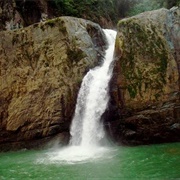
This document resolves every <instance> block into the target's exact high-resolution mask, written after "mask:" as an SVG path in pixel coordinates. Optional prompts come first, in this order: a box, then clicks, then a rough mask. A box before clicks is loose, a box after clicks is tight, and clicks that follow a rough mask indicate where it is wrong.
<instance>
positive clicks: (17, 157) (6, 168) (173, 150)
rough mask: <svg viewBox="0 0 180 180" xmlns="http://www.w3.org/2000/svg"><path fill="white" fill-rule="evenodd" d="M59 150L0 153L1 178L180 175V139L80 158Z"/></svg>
mask: <svg viewBox="0 0 180 180" xmlns="http://www.w3.org/2000/svg"><path fill="white" fill-rule="evenodd" d="M62 151H63V149H50V150H42V151H35V150H34V151H33V150H31V151H30V150H25V151H18V152H7V153H0V180H4V179H5V180H22V179H23V180H31V179H37V180H41V179H42V180H50V179H53V180H114V179H122V180H126V179H127V180H128V179H138V180H139V179H142V180H144V179H153V180H154V179H157V180H161V179H162V180H166V179H167V180H169V179H180V143H172V144H162V145H150V146H137V147H111V148H107V149H106V150H102V151H99V156H94V158H89V159H84V160H79V161H78V160H77V161H70V159H69V160H67V161H63V160H62V158H61V152H62ZM57 155H59V157H56V158H54V159H53V158H52V157H55V156H57Z"/></svg>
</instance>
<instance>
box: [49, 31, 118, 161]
mask: <svg viewBox="0 0 180 180" xmlns="http://www.w3.org/2000/svg"><path fill="white" fill-rule="evenodd" d="M104 33H105V35H106V38H107V41H108V45H109V46H108V49H107V50H106V53H105V58H104V62H103V64H102V65H101V66H99V67H96V68H94V69H92V70H90V71H89V72H88V73H87V74H86V76H85V77H84V79H83V82H82V84H81V88H80V91H79V94H78V98H77V104H76V109H75V115H74V118H73V120H72V125H71V131H70V133H71V140H70V144H69V146H68V147H67V148H64V149H61V150H58V151H55V152H53V153H50V154H49V160H51V161H52V162H56V161H61V162H62V161H63V162H64V161H65V162H68V163H73V162H79V161H84V160H87V159H97V158H101V157H102V156H103V154H104V153H107V152H109V148H107V147H103V146H102V145H101V140H102V139H103V138H105V132H104V129H103V124H102V123H101V116H102V114H103V113H104V112H105V110H106V108H107V104H108V101H109V94H108V85H109V81H110V78H111V76H112V66H111V63H112V61H113V53H114V46H115V37H116V32H115V31H113V30H104Z"/></svg>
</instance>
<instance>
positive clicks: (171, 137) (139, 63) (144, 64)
mask: <svg viewBox="0 0 180 180" xmlns="http://www.w3.org/2000/svg"><path fill="white" fill-rule="evenodd" d="M179 29H180V9H179V8H177V7H175V8H172V9H170V10H167V9H159V10H155V11H149V12H145V13H142V14H139V15H136V16H133V17H130V18H126V19H123V20H121V21H119V23H118V34H117V39H116V47H115V65H114V75H113V78H112V81H111V92H110V93H111V102H110V103H111V105H110V110H109V113H108V114H109V117H110V118H109V120H110V121H111V124H112V126H111V128H112V129H113V133H111V134H112V136H113V137H114V138H115V139H116V140H117V141H119V142H123V143H126V144H148V143H159V142H172V141H179V140H180V131H179V130H180V129H179V123H180V116H179V114H180V75H179V74H180V31H179Z"/></svg>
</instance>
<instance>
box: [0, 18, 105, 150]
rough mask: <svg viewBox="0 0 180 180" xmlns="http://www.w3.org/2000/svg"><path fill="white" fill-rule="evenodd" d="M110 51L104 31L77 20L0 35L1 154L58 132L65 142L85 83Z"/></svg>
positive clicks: (52, 21) (33, 26)
mask: <svg viewBox="0 0 180 180" xmlns="http://www.w3.org/2000/svg"><path fill="white" fill-rule="evenodd" d="M105 48H106V41H105V38H104V33H103V31H102V30H101V28H100V27H99V26H98V25H97V24H95V23H92V22H90V21H85V20H83V19H77V18H70V17H61V18H56V19H53V20H49V21H45V22H42V23H39V24H34V25H32V26H29V27H27V28H22V29H19V30H15V31H1V32H0V60H1V61H0V63H1V66H0V82H1V84H0V132H1V133H0V149H1V150H2V149H4V150H5V149H8V148H12V146H13V145H12V144H15V145H14V146H16V147H21V148H22V147H23V146H24V147H28V146H33V145H37V140H38V139H39V140H41V139H42V138H48V137H52V136H54V135H56V134H58V133H63V137H64V138H63V141H65V139H67V136H65V134H66V133H67V134H68V132H69V126H70V122H71V119H72V116H73V112H74V109H75V104H76V97H77V93H78V90H79V87H80V84H81V81H82V78H83V76H84V75H85V73H86V72H87V71H88V70H89V68H92V67H94V66H95V65H97V64H98V63H99V62H100V60H101V58H102V56H103V52H104V49H105ZM61 137H62V136H61ZM35 140H36V141H35ZM38 142H40V141H38Z"/></svg>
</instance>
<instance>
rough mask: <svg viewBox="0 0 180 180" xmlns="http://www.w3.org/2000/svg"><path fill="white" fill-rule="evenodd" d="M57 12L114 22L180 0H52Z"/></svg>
mask: <svg viewBox="0 0 180 180" xmlns="http://www.w3.org/2000/svg"><path fill="white" fill-rule="evenodd" d="M54 3H55V6H56V7H57V10H58V13H59V14H60V15H65V16H75V17H81V18H85V19H90V20H92V21H94V22H98V23H99V21H100V20H101V19H102V18H103V19H106V20H110V21H112V22H114V23H115V24H116V22H117V21H118V20H119V19H120V18H124V17H127V16H132V15H136V14H138V13H141V12H144V11H149V10H154V9H159V8H162V7H165V8H171V7H173V6H178V5H180V0H151V1H150V0H84V1H82V0H54Z"/></svg>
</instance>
